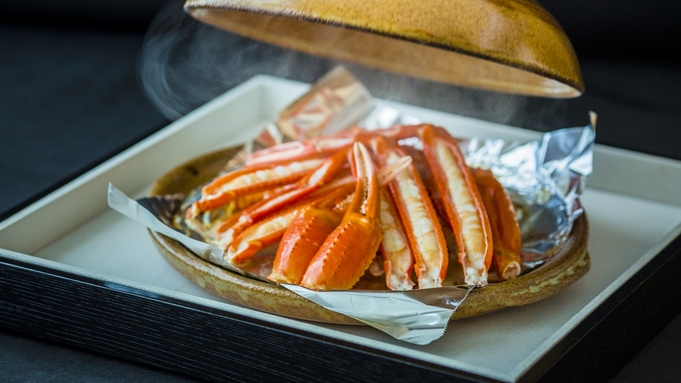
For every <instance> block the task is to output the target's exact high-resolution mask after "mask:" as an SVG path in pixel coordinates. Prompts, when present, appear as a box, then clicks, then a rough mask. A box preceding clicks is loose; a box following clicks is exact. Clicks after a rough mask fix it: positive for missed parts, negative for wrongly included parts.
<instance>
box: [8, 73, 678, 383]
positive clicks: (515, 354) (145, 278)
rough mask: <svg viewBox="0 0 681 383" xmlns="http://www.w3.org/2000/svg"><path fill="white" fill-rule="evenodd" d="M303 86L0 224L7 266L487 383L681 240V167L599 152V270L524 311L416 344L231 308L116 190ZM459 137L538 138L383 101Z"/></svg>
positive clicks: (173, 137) (182, 126)
mask: <svg viewBox="0 0 681 383" xmlns="http://www.w3.org/2000/svg"><path fill="white" fill-rule="evenodd" d="M307 86H308V85H306V84H301V83H297V82H292V81H288V80H283V79H279V78H274V77H269V76H257V77H254V78H252V79H251V80H249V81H247V82H245V83H243V84H241V85H240V86H238V87H236V88H234V89H232V90H230V91H229V92H227V93H226V94H224V95H222V96H221V97H219V98H217V99H215V100H214V101H212V102H210V103H208V104H207V105H205V106H203V107H201V108H199V109H197V110H196V111H194V112H192V113H191V114H189V115H187V116H186V117H184V118H182V119H180V120H178V121H176V122H175V123H173V124H171V125H169V126H168V127H166V128H164V129H163V130H161V131H159V132H158V133H156V134H154V135H153V136H151V137H149V138H147V139H145V140H143V141H142V142H140V143H138V144H137V145H135V146H133V147H131V148H129V149H128V150H126V151H125V152H123V153H121V154H119V155H117V156H116V157H114V158H112V159H110V160H109V161H107V162H105V163H103V164H102V165H100V166H98V167H97V168H95V169H93V170H92V171H90V172H88V173H86V174H84V175H83V176H81V177H79V178H78V179H76V180H74V181H72V182H71V183H69V184H67V185H66V186H64V187H62V188H60V189H59V190H57V191H55V192H53V193H52V194H50V195H48V196H47V197H45V198H43V199H41V200H40V201H38V202H36V203H34V204H33V205H31V206H29V207H28V208H26V209H24V210H22V211H21V212H19V213H17V214H15V215H14V216H12V217H10V218H8V219H7V220H5V221H3V222H1V223H0V260H1V259H2V258H5V259H10V260H12V259H13V260H20V261H22V262H26V263H29V264H34V265H39V266H41V267H44V268H47V269H51V270H58V271H66V272H70V273H74V274H77V275H83V276H86V277H90V278H95V279H97V280H100V281H104V282H105V283H106V282H112V283H115V284H118V285H122V286H129V287H131V288H135V289H140V290H142V291H148V292H151V293H154V294H161V295H164V296H168V297H172V298H175V299H179V300H182V301H186V302H192V303H194V304H198V305H201V306H206V307H210V308H211V309H218V310H224V311H226V312H231V313H236V314H239V315H243V316H245V317H248V318H252V319H253V320H254V321H258V322H265V323H268V322H269V323H277V324H278V325H282V326H285V327H287V328H290V329H291V330H292V331H296V332H303V333H309V334H319V335H323V336H325V337H329V338H332V339H337V340H339V341H342V342H351V343H354V344H358V345H361V346H362V347H365V348H366V349H369V350H376V351H377V352H378V351H380V352H382V353H389V354H393V355H398V356H400V357H403V358H410V359H415V360H421V361H427V362H428V363H431V364H436V365H439V366H442V367H443V368H446V369H452V370H456V371H461V372H463V373H464V374H470V375H473V376H478V377H480V378H483V379H492V380H499V381H516V380H518V379H521V378H522V377H523V376H524V374H525V373H526V372H527V371H528V370H529V369H530V368H531V367H532V366H533V365H535V364H536V363H537V362H538V361H539V360H540V359H541V358H542V357H543V356H544V355H546V354H547V353H548V352H550V351H551V350H552V349H553V348H554V347H555V346H556V344H557V343H558V342H559V341H560V340H561V339H562V338H563V337H565V336H566V334H568V333H569V332H570V331H571V330H572V329H574V328H575V326H577V325H578V324H579V323H580V322H581V321H582V320H583V319H584V318H585V317H586V316H587V315H588V314H589V313H591V312H592V311H593V310H594V309H595V308H597V307H598V306H599V305H600V304H601V303H602V302H603V301H604V300H605V299H606V298H607V297H608V296H609V295H611V294H612V293H613V292H614V291H616V290H617V288H618V287H620V286H621V285H622V284H623V283H624V282H625V281H626V280H628V279H629V278H630V277H631V276H632V275H634V274H635V273H636V272H637V271H639V270H640V269H641V268H642V267H643V266H644V265H645V264H646V263H647V262H649V261H650V260H651V259H652V258H654V257H655V256H656V255H657V254H658V252H659V251H660V249H662V248H663V247H664V246H665V245H667V244H668V243H669V242H670V241H671V240H673V239H674V238H675V237H677V236H678V235H679V233H681V226H680V223H681V194H678V193H674V192H673V191H674V190H675V188H674V186H675V185H681V164H680V163H679V162H678V161H673V160H666V159H661V158H657V157H653V156H648V155H642V154H638V153H633V152H629V151H625V150H620V149H614V148H609V147H604V146H600V145H597V146H596V148H595V151H594V173H593V175H592V177H591V178H590V179H589V182H588V188H587V190H586V192H585V194H584V195H583V198H582V202H583V204H584V206H585V208H586V211H587V214H588V218H589V221H590V242H589V252H590V255H591V270H590V271H589V273H588V274H587V275H586V276H585V277H583V278H582V279H581V280H579V281H577V282H576V283H575V284H573V285H571V286H569V287H568V288H567V289H566V290H565V291H563V292H561V293H559V294H557V295H555V296H553V297H550V298H548V299H546V300H543V301H541V302H538V303H535V304H531V305H528V306H523V307H517V308H509V309H505V310H502V311H499V312H496V313H492V314H487V315H484V316H481V317H476V318H469V319H465V320H459V321H455V322H452V323H450V325H449V327H448V329H447V331H446V333H445V335H444V336H443V337H442V338H441V339H439V340H437V341H435V342H433V343H431V344H429V345H427V346H415V345H410V344H407V343H404V342H400V341H397V340H394V339H393V338H391V337H389V336H387V335H385V334H383V333H381V332H379V331H377V330H375V329H372V328H370V327H366V326H344V325H327V324H318V323H310V322H303V321H297V320H293V319H288V318H282V317H278V316H274V315H271V314H267V313H262V312H258V311H254V310H251V309H247V308H243V307H239V306H236V305H234V304H231V303H229V302H226V301H224V300H222V299H220V298H218V297H215V296H213V295H211V294H209V293H208V292H206V291H204V290H202V289H201V288H199V287H197V286H195V285H193V284H192V283H190V282H189V281H188V280H186V279H185V278H184V277H183V276H181V275H180V274H179V273H178V272H176V271H175V270H174V269H173V268H172V267H171V266H170V265H169V264H167V263H166V262H165V260H164V259H163V258H162V257H161V255H160V254H159V253H158V252H157V250H156V249H155V248H154V246H153V244H152V240H151V238H150V237H149V235H148V234H147V232H146V229H144V228H143V227H142V226H140V225H138V224H137V223H134V222H133V221H131V220H129V219H128V218H126V217H124V216H122V215H120V214H118V213H117V212H115V211H112V210H110V209H109V208H108V206H107V200H106V195H107V185H108V183H112V184H113V185H114V186H116V187H117V188H119V189H120V190H122V191H123V192H124V193H126V194H128V195H130V196H132V197H141V196H144V195H145V194H146V193H147V191H148V190H149V188H150V186H151V184H152V182H153V181H154V180H155V179H156V178H157V177H159V176H160V175H162V174H163V173H165V172H166V171H167V170H169V169H171V168H173V167H174V166H176V165H177V164H179V163H182V162H184V161H186V160H188V159H191V158H193V157H196V156H198V155H200V154H202V153H205V152H207V151H210V150H213V149H217V148H220V147H227V146H233V145H236V144H239V143H242V142H244V141H246V140H248V139H251V138H254V137H255V136H256V135H257V134H258V132H259V130H260V129H261V128H262V127H263V126H264V125H265V123H266V122H268V121H271V120H273V118H274V116H275V115H276V114H277V113H278V111H279V110H281V109H282V108H283V107H284V106H286V105H287V104H288V103H290V102H291V101H293V100H294V99H295V98H297V97H298V96H300V95H301V94H302V93H303V92H304V91H305V90H306V89H307ZM385 103H386V104H388V105H390V106H393V107H397V108H400V109H401V110H403V111H404V112H405V113H408V114H410V115H414V116H416V117H418V118H420V119H421V120H422V121H427V122H432V123H434V124H436V125H440V126H444V127H446V128H448V129H450V130H451V131H452V133H453V134H454V135H455V136H459V137H473V136H476V137H481V138H488V137H490V138H491V137H495V138H504V139H519V140H530V139H536V138H538V137H539V135H540V134H539V133H537V132H532V131H528V130H524V129H520V128H512V127H508V126H503V125H498V124H493V123H489V122H485V121H480V120H475V119H470V118H464V117H460V116H455V115H451V114H446V113H441V112H436V111H432V110H426V109H423V108H417V107H413V106H407V105H402V104H397V103H391V102H385Z"/></svg>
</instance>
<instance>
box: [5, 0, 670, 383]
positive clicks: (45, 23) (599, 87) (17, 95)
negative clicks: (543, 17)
mask: <svg viewBox="0 0 681 383" xmlns="http://www.w3.org/2000/svg"><path fill="white" fill-rule="evenodd" d="M166 3H167V2H166V1H165V0H147V1H133V0H119V1H117V2H115V3H111V2H107V3H104V2H92V1H86V0H62V1H55V0H33V1H30V2H16V1H15V2H3V4H1V5H0V219H4V218H6V217H8V216H9V215H11V214H13V213H15V212H16V211H18V210H20V209H21V208H22V207H25V206H27V205H28V204H30V203H32V202H34V201H36V200H37V199H39V198H40V197H41V196H43V195H45V194H46V193H48V192H50V191H51V190H54V189H55V188H56V187H58V186H60V185H62V184H64V183H66V182H68V181H69V180H70V179H73V178H74V177H77V176H78V175H79V174H81V173H82V172H84V171H86V170H88V169H90V168H92V167H93V166H96V165H97V164H99V163H100V162H102V161H104V160H105V159H107V158H109V157H111V156H112V155H115V154H116V153H118V152H120V151H122V150H124V149H126V148H127V147H128V146H129V145H131V144H133V143H135V142H137V141H139V140H140V139H142V138H144V137H146V136H148V135H149V134H151V133H153V132H155V131H156V130H158V129H160V128H162V127H163V126H165V125H166V124H167V123H168V122H169V120H168V118H166V117H165V116H164V115H162V114H161V113H160V112H159V111H158V110H157V109H156V108H155V107H154V105H152V104H151V103H150V102H149V101H148V99H147V98H146V96H145V94H144V92H143V91H142V90H141V87H140V82H139V79H138V71H137V62H138V59H139V55H140V51H141V49H142V46H143V42H144V38H145V33H146V31H147V29H148V27H149V25H150V23H151V22H152V20H153V19H154V17H155V16H156V15H157V14H158V12H159V10H160V9H161V8H162V7H163V6H164V5H166ZM174 3H175V4H178V5H179V4H181V2H179V3H178V2H174ZM540 3H541V4H542V5H544V6H545V7H546V8H547V9H548V10H549V12H551V13H552V14H553V15H554V17H555V18H556V19H557V20H558V22H559V23H560V24H561V25H562V26H563V28H564V29H565V31H566V33H567V35H568V36H569V37H570V39H571V41H572V43H573V45H574V47H575V50H576V52H577V55H578V57H579V58H580V63H581V66H582V71H583V75H584V79H585V83H586V93H585V94H584V95H583V96H582V97H580V98H578V99H573V100H541V99H534V98H523V101H524V105H526V106H525V108H526V109H525V111H526V113H525V115H523V116H515V117H514V118H513V119H511V121H509V123H510V124H513V125H519V126H523V127H526V128H530V129H537V130H546V129H549V128H550V126H547V125H546V124H543V123H542V122H541V121H540V119H541V118H543V117H545V115H544V114H543V113H541V112H542V111H545V110H552V111H555V114H554V115H552V116H551V121H552V124H555V125H554V126H553V128H557V127H562V126H574V125H584V124H585V123H586V112H587V111H588V110H594V111H596V112H597V113H598V115H599V122H598V127H597V142H599V143H602V144H606V145H611V146H616V147H621V148H626V149H632V150H636V151H640V152H644V153H649V154H654V155H659V156H664V157H668V158H674V159H677V160H681V150H680V149H679V144H680V143H681V129H680V126H681V65H680V64H679V61H678V60H677V59H676V58H675V56H676V55H678V52H679V48H680V46H679V45H680V44H679V42H680V40H681V2H679V1H660V0H658V1H640V0H636V1H626V2H622V1H615V0H603V1H586V0H544V1H540ZM473 96H475V94H473ZM461 113H463V114H466V112H465V111H463V112H461ZM471 113H472V114H471V115H472V116H474V117H484V116H478V115H475V113H473V112H471ZM0 294H1V292H0ZM677 312H678V311H677ZM680 343H681V317H678V316H677V317H676V319H674V320H673V321H672V323H671V324H670V325H668V326H667V327H666V328H665V329H664V330H663V332H662V333H660V334H659V335H658V336H657V337H656V338H654V339H653V341H652V342H651V343H649V344H648V345H647V346H646V347H645V348H644V349H643V350H642V351H641V352H640V353H639V354H638V355H637V356H636V357H635V358H634V359H633V360H632V361H630V362H629V363H628V364H627V365H626V366H625V367H624V368H623V369H622V370H620V372H619V373H618V374H617V375H616V376H614V378H613V379H612V381H613V382H626V381H648V380H652V379H655V380H657V381H668V382H671V381H677V380H678V378H679V375H681V367H680V366H679V365H678V361H679V360H681V359H680V358H681V351H680V350H681V346H679V344H680ZM614 347H616V345H615V346H614ZM584 363H588V361H584ZM617 369H619V366H618V367H617ZM185 379H187V378H184V377H181V376H176V375H172V374H169V373H166V372H163V371H158V370H154V369H150V368H148V367H145V366H139V365H136V364H134V363H129V362H125V361H121V360H118V359H116V358H111V357H109V356H102V355H98V354H94V353H90V352H86V351H82V350H79V349H73V348H70V347H66V346H62V345H59V344H53V343H50V342H47V341H43V340H39V339H35V338H31V337H28V336H26V335H23V334H18V333H14V332H10V331H7V330H2V331H0V381H92V380H99V381H139V380H154V381H156V380H163V381H183V380H185Z"/></svg>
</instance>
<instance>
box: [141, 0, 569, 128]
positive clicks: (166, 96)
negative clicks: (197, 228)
mask: <svg viewBox="0 0 681 383" xmlns="http://www.w3.org/2000/svg"><path fill="white" fill-rule="evenodd" d="M183 3H184V2H183V1H182V0H171V1H170V2H169V3H168V4H167V5H166V6H165V7H164V8H163V9H162V10H161V11H160V12H159V14H158V15H157V16H156V18H155V19H154V21H153V22H152V23H151V25H150V27H149V30H148V31H147V35H146V37H145V41H144V45H143V49H142V52H141V55H140V60H139V77H140V83H141V84H142V87H143V89H144V91H145V93H146V95H147V97H148V98H149V100H150V101H151V102H152V104H154V105H155V106H156V107H157V108H158V109H159V111H160V112H161V113H163V114H164V115H165V116H166V117H167V118H169V119H171V120H175V119H178V118H180V117H182V116H184V115H186V114H187V113H189V112H191V111H192V110H194V109H195V108H197V107H198V106H201V105H203V104H205V103H206V102H208V101H210V100H212V99H213V98H215V97H217V96H219V95H220V94H222V93H224V92H226V91H228V90H229V89H231V88H233V87H234V86H236V85H238V84H240V83H242V82H244V81H246V80H248V79H249V78H251V77H253V76H255V75H258V74H269V75H273V76H277V77H283V78H288V79H292V80H297V81H302V82H307V83H314V82H315V81H317V80H318V79H319V78H320V77H322V76H323V75H324V74H325V73H326V72H328V71H329V70H331V69H332V68H334V67H335V66H336V65H338V64H343V65H344V66H345V67H346V68H347V69H349V70H350V72H352V74H353V75H354V76H355V77H357V78H358V79H359V80H360V81H361V82H362V83H363V84H364V85H365V86H366V87H367V89H369V91H370V92H371V94H372V95H373V96H375V97H377V98H383V99H389V100H394V101H398V102H402V103H406V104H411V105H418V106H422V107H425V108H429V109H435V110H440V111H444V112H448V113H455V114H459V115H463V116H468V117H474V118H479V119H483V120H487V121H492V122H497V123H502V124H509V125H514V126H521V127H527V128H530V129H535V130H544V131H546V130H553V129H556V128H558V127H563V123H564V122H565V118H566V114H567V103H566V101H564V100H555V99H541V98H534V97H525V96H516V95H510V94H504V93H496V92H489V91H481V90H475V89H468V88H463V87H457V86H453V85H446V84H440V83H435V82H431V81H425V80H419V79H415V78H411V77H406V76H401V75H397V74H393V73H388V72H385V71H381V70H377V69H371V68H366V67H362V66H360V65H355V64H352V63H347V62H342V63H341V62H338V61H334V60H328V59H323V58H319V57H314V56H310V55H307V54H303V53H299V52H295V51H291V50H287V49H284V48H279V47H276V46H273V45H269V44H266V43H261V42H258V41H255V40H252V39H248V38H245V37H241V36H239V35H236V34H233V33H229V32H226V31H223V30H220V29H217V28H215V27H212V26H209V25H206V24H203V23H201V22H198V21H196V20H195V19H193V18H192V17H191V16H189V15H187V14H186V13H185V12H184V10H183V8H182V6H183Z"/></svg>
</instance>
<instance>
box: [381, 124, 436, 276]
mask: <svg viewBox="0 0 681 383" xmlns="http://www.w3.org/2000/svg"><path fill="white" fill-rule="evenodd" d="M374 152H375V153H376V155H377V157H378V161H379V163H380V164H381V165H389V164H391V163H394V162H395V161H398V160H399V159H400V158H401V157H404V156H406V153H405V152H404V151H403V150H402V149H401V148H400V147H398V146H397V145H396V144H395V143H394V142H392V143H389V141H388V140H386V139H384V138H383V137H378V138H377V139H376V140H375V141H374ZM389 186H390V191H391V194H392V197H393V199H394V201H395V204H396V206H397V210H398V212H399V216H400V218H401V219H402V223H403V224H404V228H405V230H406V233H407V236H408V238H409V243H410V245H411V250H412V252H413V255H414V263H415V265H414V271H415V272H416V276H417V278H418V284H419V288H421V289H422V288H428V287H440V286H442V281H443V280H444V277H445V274H446V272H447V266H448V262H449V258H448V252H447V245H446V242H445V237H444V233H443V232H442V226H441V225H440V221H439V219H438V217H437V213H436V212H435V209H434V208H433V204H432V202H431V201H430V199H429V198H428V197H427V195H428V192H427V191H426V188H425V186H424V184H423V181H422V180H421V177H420V176H419V174H418V171H417V170H416V167H415V166H414V165H413V164H412V165H410V166H409V168H408V170H407V171H405V172H402V173H400V174H399V175H398V176H397V177H396V178H395V179H394V180H393V181H392V182H390V184H389ZM424 196H425V197H424Z"/></svg>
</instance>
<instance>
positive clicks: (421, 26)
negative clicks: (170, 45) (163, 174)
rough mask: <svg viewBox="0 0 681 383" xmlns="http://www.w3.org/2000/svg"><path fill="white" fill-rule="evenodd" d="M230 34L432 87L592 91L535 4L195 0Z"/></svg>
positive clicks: (194, 10)
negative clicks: (433, 83) (434, 84)
mask: <svg viewBox="0 0 681 383" xmlns="http://www.w3.org/2000/svg"><path fill="white" fill-rule="evenodd" d="M185 10H186V11H187V12H188V13H190V14H191V15H192V16H193V17H195V18H196V19H198V20H201V21H203V22H205V23H208V24H211V25H214V26H217V27H219V28H222V29H225V30H228V31H230V32H234V33H238V34H241V35H244V36H247V37H250V38H254V39H257V40H261V41H264V42H267V43H272V44H275V45H279V46H283V47H286V48H290V49H294V50H298V51H302V52H305V53H309V54H313V55H318V56H323V57H328V58H332V59H337V60H345V61H350V62H353V63H357V64H361V65H365V66H369V67H373V68H379V69H383V70H388V71H391V72H396V73H399V74H404V75H409V76H414V77H418V78H422V79H426V80H431V81H437V82H443V83H449V84H455V85H462V86H467V87H473V88H480V89H486V90H494V91H501V92H508V93H516V94H524V95H530V96H542V97H555V98H567V97H577V96H579V95H581V94H582V93H583V92H584V82H583V80H582V74H581V71H580V68H579V62H578V61H577V57H576V55H575V52H574V50H573V48H572V45H571V44H570V41H569V39H568V38H567V36H566V35H565V33H564V32H563V30H562V28H561V27H560V25H558V23H557V22H556V20H555V19H554V18H553V17H552V16H551V15H550V14H549V13H548V12H547V11H546V10H545V9H544V8H542V7H541V6H540V5H539V4H538V3H536V2H535V1H533V0H449V1H443V0H420V1H415V0H384V1H366V0H188V1H187V2H186V3H185Z"/></svg>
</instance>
